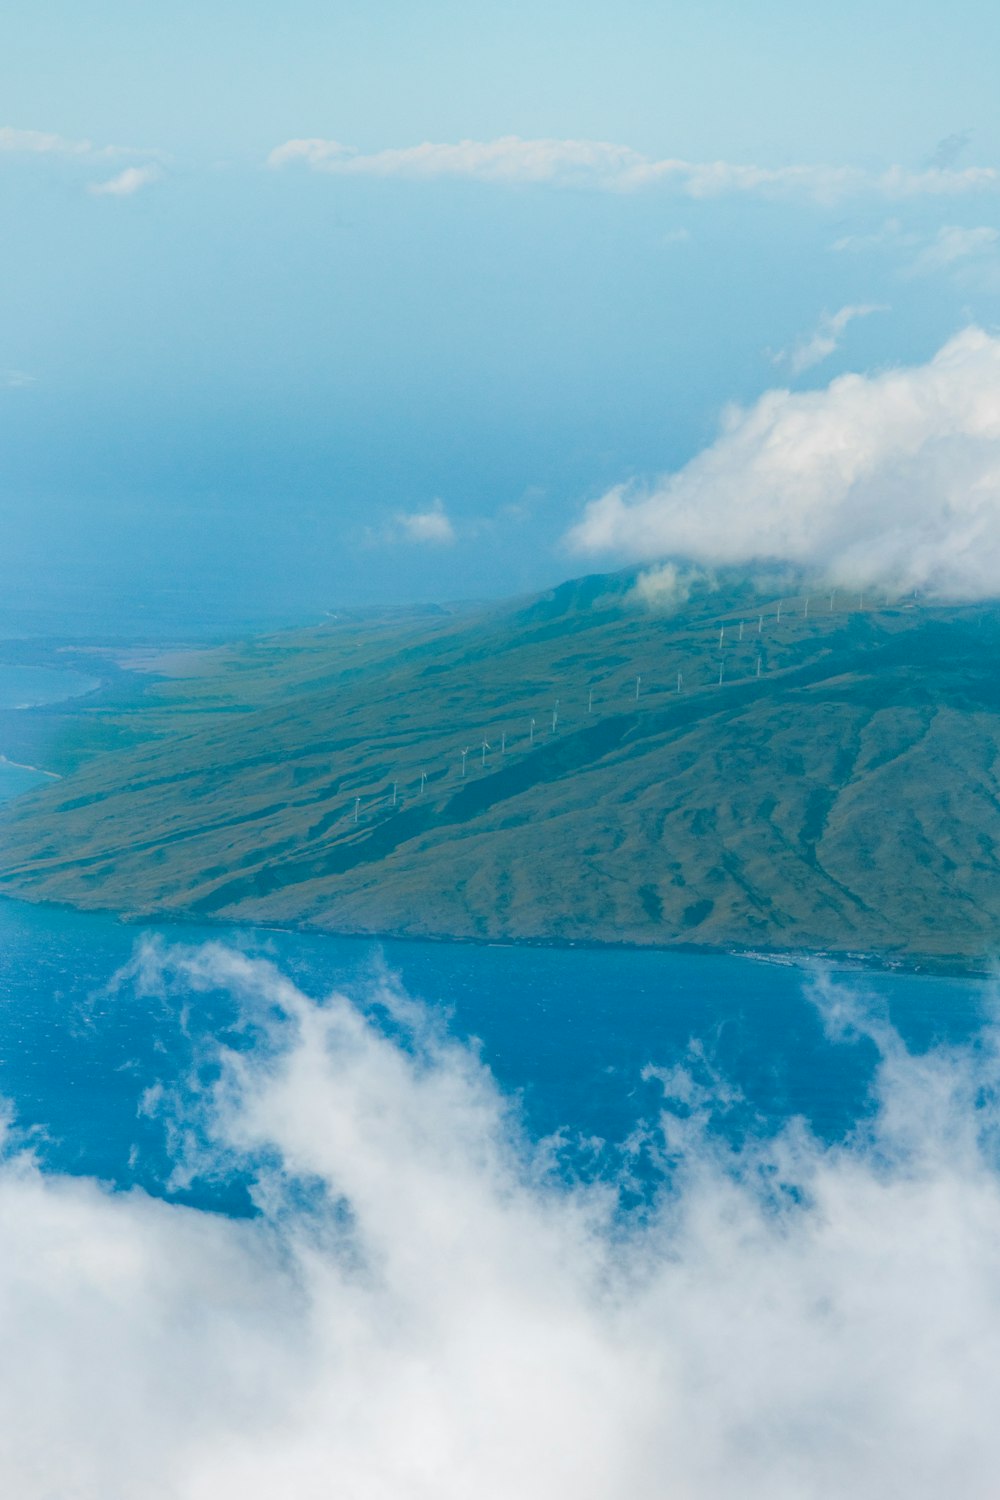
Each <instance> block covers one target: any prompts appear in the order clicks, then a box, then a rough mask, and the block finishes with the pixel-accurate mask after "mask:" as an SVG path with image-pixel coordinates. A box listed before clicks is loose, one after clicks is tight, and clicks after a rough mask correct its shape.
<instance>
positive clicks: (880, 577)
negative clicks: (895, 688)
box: [568, 328, 1000, 597]
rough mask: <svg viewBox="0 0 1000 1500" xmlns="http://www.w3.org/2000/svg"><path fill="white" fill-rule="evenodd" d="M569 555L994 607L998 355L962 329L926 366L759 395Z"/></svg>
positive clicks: (577, 537)
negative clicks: (671, 560)
mask: <svg viewBox="0 0 1000 1500" xmlns="http://www.w3.org/2000/svg"><path fill="white" fill-rule="evenodd" d="M568 542H569V545H570V546H571V548H572V549H573V550H575V551H577V552H582V553H600V552H611V553H615V554H617V555H618V556H620V557H628V558H636V559H643V558H650V559H652V558H657V557H666V556H676V557H686V558H689V559H692V560H693V561H695V562H699V563H702V564H704V565H713V564H724V563H728V564H742V563H747V562H749V561H751V560H752V559H773V560H780V561H784V562H788V563H792V564H796V565H799V566H802V567H806V568H809V569H813V570H817V571H819V572H821V573H823V574H824V575H825V576H826V577H828V578H830V579H831V580H833V581H843V582H844V583H886V584H889V585H892V586H893V587H898V588H916V587H921V588H928V589H931V590H936V591H939V592H942V593H946V594H951V595H956V596H961V597H984V596H992V595H994V594H998V593H1000V339H997V338H993V337H991V336H990V335H989V334H987V333H984V332H983V331H982V330H980V329H978V328H969V329H967V330H966V331H965V332H964V333H961V334H959V335H958V336H957V337H955V338H953V339H952V340H951V341H950V342H949V343H947V344H946V345H945V346H944V347H943V348H942V349H941V350H940V351H939V352H938V354H936V355H935V356H934V358H933V359H931V360H930V361H929V362H928V363H927V364H924V365H916V366H913V367H909V368H901V369H893V370H888V371H886V372H884V373H882V374H878V375H873V376H863V375H843V376H841V377H840V378H839V379H837V380H834V381H833V382H832V384H831V385H829V386H828V387H827V388H826V389H824V390H819V391H809V392H798V393H792V392H790V391H787V390H772V391H768V392H767V393H766V394H765V395H764V396H762V397H761V398H760V400H759V401H757V402H756V403H755V404H754V405H753V406H751V407H749V408H748V409H741V408H733V409H731V410H730V411H729V412H728V413H727V415H726V417H725V420H724V422H723V426H722V431H721V433H720V435H719V437H718V438H717V439H716V441H715V442H714V443H713V444H712V445H711V446H710V447H709V448H707V449H706V450H705V451H704V452H702V453H700V454H698V455H697V457H695V458H693V459H692V460H691V462H690V463H688V464H687V465H686V466H685V467H684V468H683V469H681V470H679V471H678V472H677V473H674V474H670V475H667V476H666V477H664V478H663V479H661V480H659V481H657V482H655V483H652V484H649V485H639V484H632V485H619V486H617V487H616V488H614V489H612V490H610V491H609V492H608V493H607V494H605V495H603V496H602V497H601V498H600V499H598V500H595V501H594V502H592V503H591V504H590V505H589V506H587V508H586V510H585V512H584V515H583V517H582V519H581V521H580V522H579V524H578V525H577V526H576V527H574V528H573V530H572V531H571V532H570V534H569V537H568Z"/></svg>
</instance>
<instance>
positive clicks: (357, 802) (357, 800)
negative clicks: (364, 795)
mask: <svg viewBox="0 0 1000 1500" xmlns="http://www.w3.org/2000/svg"><path fill="white" fill-rule="evenodd" d="M360 806H361V798H360V797H355V799H354V821H355V823H356V822H357V821H358V809H359V807H360Z"/></svg>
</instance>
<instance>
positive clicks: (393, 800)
mask: <svg viewBox="0 0 1000 1500" xmlns="http://www.w3.org/2000/svg"><path fill="white" fill-rule="evenodd" d="M392 805H393V807H395V806H396V782H393V783H392Z"/></svg>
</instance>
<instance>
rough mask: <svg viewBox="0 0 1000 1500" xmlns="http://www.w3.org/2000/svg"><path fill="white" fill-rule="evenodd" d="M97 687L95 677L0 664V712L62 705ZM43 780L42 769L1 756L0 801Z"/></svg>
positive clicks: (61, 670)
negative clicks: (18, 763) (15, 762)
mask: <svg viewBox="0 0 1000 1500" xmlns="http://www.w3.org/2000/svg"><path fill="white" fill-rule="evenodd" d="M99 686H100V682H99V681H98V679H97V678H96V677H88V676H86V675H85V674H84V673H83V672H74V671H70V670H63V669H60V668H56V667H30V666H10V665H7V664H5V663H0V710H9V709H25V710H29V709H32V708H43V707H45V706H47V705H50V704H53V703H64V702H66V701H67V700H68V699H70V698H82V697H83V696H84V694H86V693H91V692H93V691H94V689H95V688H97V687H99ZM0 752H2V746H0ZM45 780H46V776H45V771H44V767H43V768H39V767H36V766H24V765H17V764H13V763H12V762H11V761H9V760H6V759H4V758H3V755H2V753H0V802H6V801H8V800H9V799H10V798H11V797H18V796H20V794H21V793H22V792H27V791H30V790H31V788H32V787H34V786H40V785H42V783H43V782H44V781H45Z"/></svg>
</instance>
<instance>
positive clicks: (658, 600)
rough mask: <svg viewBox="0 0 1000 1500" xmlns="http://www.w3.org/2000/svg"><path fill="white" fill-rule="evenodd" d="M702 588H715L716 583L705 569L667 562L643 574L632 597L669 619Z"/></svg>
mask: <svg viewBox="0 0 1000 1500" xmlns="http://www.w3.org/2000/svg"><path fill="white" fill-rule="evenodd" d="M699 586H704V587H707V588H713V587H714V586H715V580H714V579H713V578H712V575H711V574H710V573H706V572H705V571H704V569H703V568H690V567H683V566H678V564H677V563H673V562H665V563H660V564H658V566H657V567H655V568H647V569H645V571H644V572H642V573H640V574H639V576H638V578H637V579H636V581H635V587H634V588H633V590H632V597H633V598H634V599H635V600H636V602H637V603H640V604H645V605H646V606H647V607H648V608H649V609H652V610H655V611H657V613H660V614H667V615H669V614H673V613H674V612H675V611H676V610H679V609H682V608H683V607H684V605H685V604H686V603H687V602H688V600H689V599H690V597H691V594H692V593H693V591H694V590H695V589H696V588H698V587H699Z"/></svg>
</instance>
